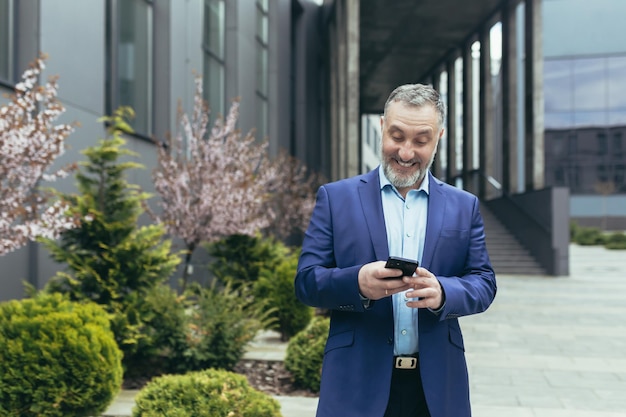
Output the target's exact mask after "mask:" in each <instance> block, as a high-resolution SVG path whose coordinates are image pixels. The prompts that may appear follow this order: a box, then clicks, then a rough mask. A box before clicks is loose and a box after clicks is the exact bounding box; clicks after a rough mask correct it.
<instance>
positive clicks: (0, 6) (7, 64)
mask: <svg viewBox="0 0 626 417" xmlns="http://www.w3.org/2000/svg"><path fill="white" fill-rule="evenodd" d="M11 14H12V1H11V0H0V80H5V81H13V77H12V74H11V57H12V55H13V52H12V48H11V35H12V31H13V28H12V19H11V18H10V16H11Z"/></svg>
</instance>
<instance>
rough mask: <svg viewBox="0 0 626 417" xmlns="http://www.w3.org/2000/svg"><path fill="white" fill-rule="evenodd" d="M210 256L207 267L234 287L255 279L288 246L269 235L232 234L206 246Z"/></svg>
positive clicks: (274, 261) (282, 255)
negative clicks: (266, 236)
mask: <svg viewBox="0 0 626 417" xmlns="http://www.w3.org/2000/svg"><path fill="white" fill-rule="evenodd" d="M207 250H208V252H209V254H210V255H211V256H212V257H213V258H214V260H213V262H211V264H209V270H210V271H211V272H212V273H213V274H214V275H215V276H216V277H217V278H218V279H219V280H220V281H221V282H230V283H231V284H234V285H235V286H237V285H239V284H240V283H244V282H248V283H249V282H255V281H256V280H257V279H258V278H259V275H260V273H261V270H262V269H269V270H272V269H273V268H275V267H276V265H278V264H279V263H280V261H281V259H283V258H284V257H285V256H286V255H287V254H288V252H289V249H288V248H287V247H286V246H285V245H284V244H282V243H281V242H280V241H277V240H276V239H273V238H263V237H262V236H261V235H259V234H257V235H256V236H246V235H232V236H229V237H227V238H224V239H222V240H219V241H217V242H215V243H211V244H209V245H207Z"/></svg>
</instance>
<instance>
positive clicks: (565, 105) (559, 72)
mask: <svg viewBox="0 0 626 417" xmlns="http://www.w3.org/2000/svg"><path fill="white" fill-rule="evenodd" d="M543 88H544V97H545V110H546V112H552V111H562V110H571V109H572V107H573V96H572V66H571V62H570V61H569V60H546V61H545V63H544V77H543Z"/></svg>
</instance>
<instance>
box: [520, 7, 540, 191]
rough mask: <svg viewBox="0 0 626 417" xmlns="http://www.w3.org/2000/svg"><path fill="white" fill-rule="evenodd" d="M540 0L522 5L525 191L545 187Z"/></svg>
mask: <svg viewBox="0 0 626 417" xmlns="http://www.w3.org/2000/svg"><path fill="white" fill-rule="evenodd" d="M541 2H542V0H526V1H525V3H524V5H525V7H524V10H525V19H524V20H525V22H524V34H525V36H524V41H525V55H526V60H525V71H524V72H525V74H524V75H525V94H524V106H525V116H524V118H525V121H524V126H525V170H524V174H525V181H524V184H525V188H526V191H531V190H538V189H541V188H543V187H544V183H545V175H544V154H543V152H544V146H543V142H544V123H543V118H544V111H543V110H544V109H543V50H542V42H543V40H542V36H541V33H542V18H541Z"/></svg>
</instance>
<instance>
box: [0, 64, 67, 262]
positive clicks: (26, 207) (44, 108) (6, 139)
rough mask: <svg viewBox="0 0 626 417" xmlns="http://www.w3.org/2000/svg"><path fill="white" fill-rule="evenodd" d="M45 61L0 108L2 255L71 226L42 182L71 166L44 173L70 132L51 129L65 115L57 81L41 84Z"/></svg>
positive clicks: (61, 127)
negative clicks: (41, 184) (40, 77)
mask: <svg viewBox="0 0 626 417" xmlns="http://www.w3.org/2000/svg"><path fill="white" fill-rule="evenodd" d="M44 59H45V57H43V56H42V57H40V58H39V59H37V60H36V61H35V62H34V63H33V64H31V66H30V68H29V69H27V70H26V71H25V72H24V74H23V75H22V81H21V82H20V83H18V84H17V85H16V86H15V94H14V95H13V96H12V97H11V101H10V103H8V104H7V105H5V106H2V107H0V255H4V254H6V253H8V252H11V251H13V250H15V249H17V248H19V247H21V246H23V245H24V244H26V242H27V241H28V240H29V239H34V238H37V237H48V238H55V237H57V236H58V234H59V232H61V231H62V230H65V229H68V228H71V227H73V226H74V225H75V219H73V218H71V217H67V216H65V211H66V210H67V208H68V206H67V204H66V203H65V202H63V201H62V200H58V199H57V200H55V201H53V200H52V194H51V193H50V192H46V191H44V190H42V189H40V188H39V184H40V182H41V181H42V180H43V181H55V180H56V179H58V178H62V177H65V176H66V175H67V174H68V171H69V170H71V169H73V167H71V166H68V167H65V168H63V169H58V170H56V171H55V172H52V173H46V170H47V169H48V168H49V167H50V165H51V164H52V163H53V161H54V160H55V159H56V158H57V157H58V156H59V155H61V154H63V152H64V150H65V149H64V140H65V138H66V137H67V136H68V135H69V134H70V133H71V132H72V131H73V128H72V126H70V125H68V124H59V125H55V124H54V122H55V120H56V119H57V118H58V117H59V116H60V115H61V114H62V113H63V112H64V111H65V108H64V107H63V106H62V105H61V103H59V101H58V100H57V83H56V79H55V78H51V79H50V80H49V81H48V83H47V84H45V85H39V84H38V77H39V75H40V74H41V71H42V70H43V69H44Z"/></svg>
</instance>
